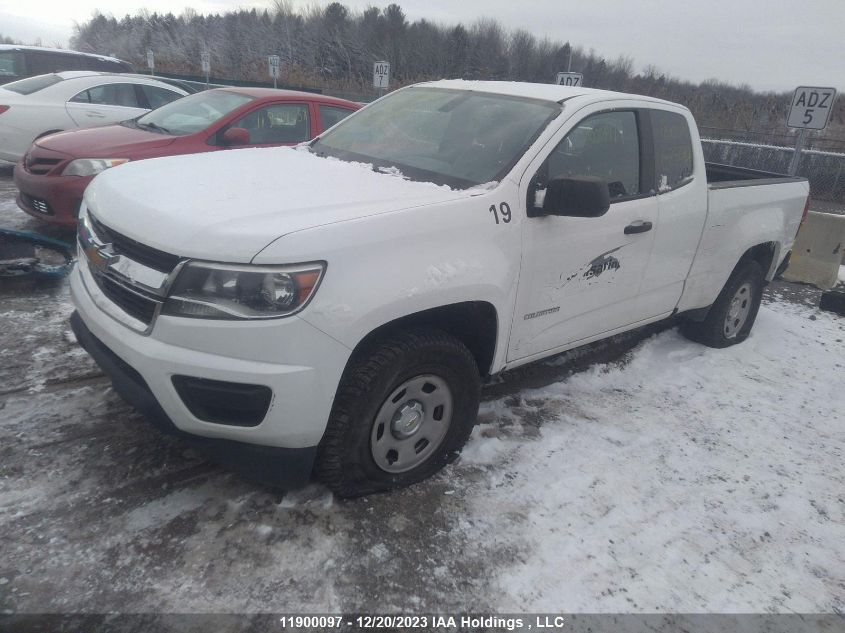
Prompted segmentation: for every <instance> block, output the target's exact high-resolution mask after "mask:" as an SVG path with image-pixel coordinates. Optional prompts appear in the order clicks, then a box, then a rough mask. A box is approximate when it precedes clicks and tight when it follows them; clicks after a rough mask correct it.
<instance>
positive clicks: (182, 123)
mask: <svg viewBox="0 0 845 633" xmlns="http://www.w3.org/2000/svg"><path fill="white" fill-rule="evenodd" d="M249 101H252V97H248V96H247V95H243V94H240V93H237V92H229V91H228V90H209V91H208V92H199V93H197V94H193V95H190V96H188V97H184V98H182V99H177V100H176V101H172V102H170V103H168V104H167V105H163V106H161V107H160V108H158V109H156V110H153V111H152V112H148V113H147V114H145V115H143V116H140V117H138V118H137V119H135V125H137V126H138V127H140V128H146V129H150V130H153V131H155V132H162V133H163V134H172V135H174V136H184V135H186V134H194V133H195V132H199V131H200V130H204V129H205V128H207V127H208V126H209V125H211V124H213V123H216V122H217V121H219V120H220V119H221V118H223V117H224V116H226V115H227V114H229V113H230V112H231V111H232V110H235V109H236V108H239V107H240V106H242V105H243V104H245V103H247V102H249Z"/></svg>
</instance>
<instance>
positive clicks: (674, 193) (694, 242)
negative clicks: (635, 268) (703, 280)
mask: <svg viewBox="0 0 845 633" xmlns="http://www.w3.org/2000/svg"><path fill="white" fill-rule="evenodd" d="M663 108H666V109H663ZM663 108H661V109H658V108H657V107H656V106H655V107H654V108H649V109H648V110H647V112H648V114H649V117H650V119H651V129H652V133H653V136H654V162H655V186H656V189H657V207H658V222H657V226H656V227H655V231H654V250H653V252H652V255H651V261H650V262H649V265H648V269H647V270H646V274H645V279H644V280H643V286H642V291H641V294H642V298H643V301H644V302H647V303H648V304H649V305H651V306H652V310H653V311H654V313H655V314H657V313H659V312H666V311H669V310H673V309H674V308H675V307H676V306H677V305H678V301H679V300H680V298H681V295H682V294H683V291H684V284H685V283H686V279H687V275H688V274H689V271H690V267H691V266H692V262H693V259H694V258H695V254H696V252H697V251H698V245H699V241H700V240H701V234H702V231H703V230H704V223H705V221H706V219H707V176H706V173H705V168H704V156H703V153H702V151H701V143H700V141H699V139H698V134H697V132H696V131H695V130H696V126H695V122H694V121H693V118H692V115H691V114H690V113H689V111H687V110H682V109H680V108H676V109H669V108H671V106H668V105H667V106H663ZM696 149H697V151H696Z"/></svg>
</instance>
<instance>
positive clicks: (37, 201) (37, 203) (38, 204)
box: [21, 191, 53, 215]
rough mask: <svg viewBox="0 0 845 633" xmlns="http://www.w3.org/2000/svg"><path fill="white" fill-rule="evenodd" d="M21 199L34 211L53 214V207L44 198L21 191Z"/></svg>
mask: <svg viewBox="0 0 845 633" xmlns="http://www.w3.org/2000/svg"><path fill="white" fill-rule="evenodd" d="M21 200H23V203H24V204H25V205H26V206H28V207H29V208H30V209H32V210H33V211H37V212H38V213H43V214H44V215H53V207H51V206H50V203H49V202H47V201H46V200H44V199H43V198H36V197H34V196H30V195H29V194H27V193H24V192H23V191H21Z"/></svg>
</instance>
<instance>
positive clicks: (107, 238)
mask: <svg viewBox="0 0 845 633" xmlns="http://www.w3.org/2000/svg"><path fill="white" fill-rule="evenodd" d="M88 218H89V220H90V221H91V226H92V228H93V229H94V233H96V234H97V237H98V238H99V239H100V241H102V242H104V243H107V244H111V245H112V248H113V250H114V252H115V254H117V255H126V257H128V258H129V259H132V260H135V261H136V262H138V263H139V264H143V265H144V266H148V267H150V268H152V269H154V270H157V271H159V272H162V273H169V272H171V271H172V270H173V269H174V268H176V264H178V263H179V256H178V255H171V254H170V253H165V252H164V251H160V250H158V249H155V248H152V247H151V246H146V245H144V244H141V243H140V242H136V241H135V240H133V239H131V238H128V237H126V236H125V235H121V234H120V233H118V232H117V231H114V230H112V229H110V228H108V227H107V226H105V225H104V224H103V223H101V222H100V221H99V220H97V219H96V218H95V217H93V216H91V215H89V216H88Z"/></svg>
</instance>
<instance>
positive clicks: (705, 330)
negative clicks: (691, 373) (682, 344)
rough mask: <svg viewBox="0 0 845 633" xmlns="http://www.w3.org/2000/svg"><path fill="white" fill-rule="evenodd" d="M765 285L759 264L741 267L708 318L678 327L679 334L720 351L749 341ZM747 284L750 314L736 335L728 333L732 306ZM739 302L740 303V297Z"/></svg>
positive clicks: (731, 277) (712, 307) (735, 271)
mask: <svg viewBox="0 0 845 633" xmlns="http://www.w3.org/2000/svg"><path fill="white" fill-rule="evenodd" d="M764 281H765V277H764V275H763V269H762V268H760V264H758V263H757V262H755V261H746V262H742V263H740V264H739V266H737V268H736V269H735V270H734V272H733V273H732V274H731V276H730V278H729V279H728V282H727V283H726V284H725V287H724V288H722V292H720V293H719V296H718V298H717V299H716V302H715V303H714V304H713V305H712V306H711V307H710V310H709V311H708V313H707V317H706V318H705V319H704V320H703V321H684V322H683V323H682V324H681V332H682V333H683V334H684V336H686V337H687V338H688V339H690V340H693V341H696V342H697V343H701V344H703V345H707V346H708V347H717V348H722V347H729V346H731V345H736V344H737V343H742V341H744V340H745V339H747V338H748V335H749V334H750V333H751V328H752V327H753V326H754V321H755V319H756V318H757V311H758V310H759V309H760V301H761V300H762V298H763V284H764ZM746 284H747V285H748V286H749V287H750V291H749V292H748V295H749V296H748V299H747V300H748V301H749V306H748V308H749V311H748V313H747V315H746V316H745V321H744V322H743V324H742V326H741V327H740V328H739V329H738V331H736V332H731V333H728V332H727V331H726V330H727V329H728V314H729V312H730V310H731V303H732V301H733V299H734V297H736V296H737V293H738V292H739V291H740V290H741V289H742V288H743V286H746ZM740 300H742V298H741V296H740Z"/></svg>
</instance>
